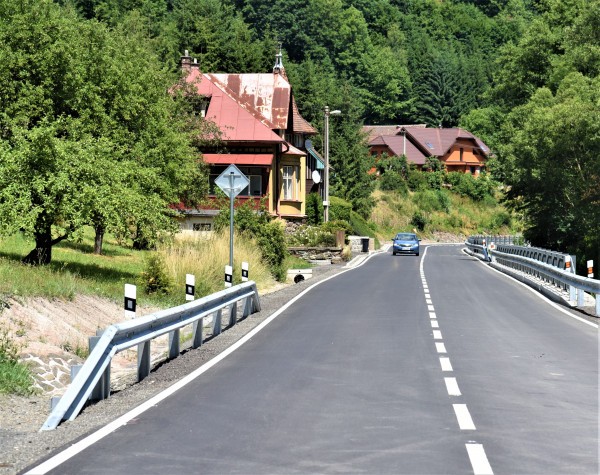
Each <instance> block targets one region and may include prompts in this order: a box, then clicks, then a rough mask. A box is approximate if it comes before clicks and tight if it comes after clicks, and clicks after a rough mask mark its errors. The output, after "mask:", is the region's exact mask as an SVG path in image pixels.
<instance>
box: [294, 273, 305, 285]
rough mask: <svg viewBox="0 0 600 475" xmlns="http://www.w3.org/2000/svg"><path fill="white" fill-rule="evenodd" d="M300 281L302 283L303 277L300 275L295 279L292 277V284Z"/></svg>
mask: <svg viewBox="0 0 600 475" xmlns="http://www.w3.org/2000/svg"><path fill="white" fill-rule="evenodd" d="M302 281H304V276H303V275H302V274H298V275H297V276H296V277H294V284H297V283H298V282H302Z"/></svg>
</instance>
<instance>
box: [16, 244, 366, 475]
mask: <svg viewBox="0 0 600 475" xmlns="http://www.w3.org/2000/svg"><path fill="white" fill-rule="evenodd" d="M375 255H377V254H370V255H369V256H367V257H366V258H365V259H364V260H363V261H362V262H361V263H359V264H358V265H356V266H354V267H351V268H348V269H346V270H343V271H341V272H338V273H337V274H335V275H332V276H330V277H327V278H326V279H323V280H321V281H319V282H316V283H314V284H313V285H311V286H310V287H308V288H307V289H305V290H303V291H302V292H300V293H299V294H298V295H296V296H295V297H294V298H293V299H291V300H290V301H289V302H288V303H286V304H285V305H284V306H283V307H281V308H280V309H279V310H277V311H276V312H275V313H273V314H272V315H270V316H269V317H267V318H266V319H265V320H264V321H263V322H262V323H260V324H259V325H257V326H256V327H255V328H254V329H253V330H251V331H250V332H248V333H247V334H246V335H245V336H244V337H242V338H240V339H239V340H238V341H237V342H235V343H234V344H233V345H231V346H230V347H229V348H227V349H226V350H224V351H223V352H221V353H219V354H218V355H217V356H215V357H214V358H213V359H212V360H210V361H208V362H206V363H204V364H203V365H202V366H200V367H199V368H198V369H196V370H195V371H193V372H192V373H190V374H188V375H187V376H185V377H184V378H182V379H180V380H179V381H177V382H176V383H174V384H173V385H171V386H169V387H168V388H167V389H165V390H163V391H161V392H160V393H158V394H156V395H155V396H153V397H152V398H150V399H148V400H147V401H146V402H144V403H142V404H140V405H139V406H137V407H136V408H134V409H132V410H130V411H129V412H127V413H125V414H123V415H122V416H121V417H119V418H117V419H115V420H114V421H112V422H110V423H108V424H107V425H105V426H104V427H102V428H100V429H98V430H97V431H96V432H94V433H92V434H90V435H88V436H87V437H85V438H83V439H81V440H80V441H79V442H76V443H75V444H73V445H71V446H70V447H69V448H67V449H65V450H63V451H62V452H59V453H58V454H56V455H54V456H53V457H51V458H49V459H48V460H46V461H45V462H42V463H41V464H40V465H37V466H36V467H34V468H32V469H31V470H29V471H28V472H26V474H25V475H42V474H45V473H48V472H49V471H50V470H53V469H54V468H56V467H58V466H59V465H61V464H62V463H64V462H66V461H67V460H69V459H70V458H71V457H74V456H75V455H77V454H78V453H79V452H81V451H83V450H85V449H86V448H88V447H89V446H91V445H93V444H95V443H96V442H98V441H99V440H101V439H103V438H104V437H106V436H107V435H109V434H110V433H111V432H114V431H115V430H117V429H118V428H119V427H121V426H124V425H126V424H127V423H128V422H129V421H130V420H132V419H134V418H135V417H137V416H138V415H140V414H142V413H143V412H145V411H147V410H148V409H150V408H152V407H154V406H156V405H158V403H159V402H161V401H162V400H164V399H166V398H167V397H169V396H170V395H172V394H173V393H175V392H176V391H178V390H179V389H181V388H183V387H184V386H186V385H187V384H189V383H191V382H192V381H193V380H194V379H196V378H197V377H198V376H200V375H201V374H203V373H205V372H206V371H208V370H209V369H210V368H212V367H213V366H215V365H216V364H217V363H219V362H220V361H222V360H223V359H225V358H226V357H227V356H229V355H230V354H231V353H233V352H234V351H235V350H237V349H238V348H240V347H241V346H242V345H243V344H244V343H246V342H248V341H249V340H250V339H251V338H252V337H253V336H255V335H256V334H257V333H258V332H260V331H261V330H262V329H263V328H265V327H266V326H267V325H268V324H269V323H271V322H272V321H273V320H275V319H276V318H277V317H278V316H279V315H281V314H282V313H283V312H285V311H286V310H287V309H288V308H289V307H290V306H291V305H292V304H294V303H295V302H296V301H297V300H299V299H300V298H302V297H303V296H304V295H306V294H307V293H308V292H310V291H311V290H312V289H314V288H315V287H317V286H318V285H320V284H322V283H323V282H327V281H328V280H331V279H333V278H335V277H338V276H340V275H342V274H345V273H346V272H349V271H351V270H354V269H356V268H358V267H360V266H362V265H363V264H365V263H366V262H367V261H368V260H369V259H370V258H371V257H373V256H375Z"/></svg>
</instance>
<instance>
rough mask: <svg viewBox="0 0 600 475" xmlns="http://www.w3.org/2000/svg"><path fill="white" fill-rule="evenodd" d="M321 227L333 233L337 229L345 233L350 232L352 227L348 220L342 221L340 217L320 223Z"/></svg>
mask: <svg viewBox="0 0 600 475" xmlns="http://www.w3.org/2000/svg"><path fill="white" fill-rule="evenodd" d="M321 229H322V230H323V231H325V232H328V233H331V234H333V233H335V232H337V231H344V232H345V233H346V235H348V234H350V233H351V232H352V227H351V226H350V223H349V222H348V221H342V220H341V219H337V220H334V221H329V222H328V223H323V224H321Z"/></svg>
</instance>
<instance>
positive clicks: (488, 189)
mask: <svg viewBox="0 0 600 475" xmlns="http://www.w3.org/2000/svg"><path fill="white" fill-rule="evenodd" d="M446 181H447V182H448V183H449V184H450V185H452V190H453V191H454V192H455V193H458V194H459V195H462V196H468V197H469V198H472V199H473V200H475V201H483V200H484V199H485V198H486V197H487V196H493V195H494V189H495V187H496V184H495V183H494V182H493V181H492V180H490V178H489V177H488V176H487V175H485V174H484V175H481V176H479V177H478V178H475V177H473V175H471V174H470V173H460V172H450V173H448V174H447V175H446Z"/></svg>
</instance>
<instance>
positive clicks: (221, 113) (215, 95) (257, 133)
mask: <svg viewBox="0 0 600 475" xmlns="http://www.w3.org/2000/svg"><path fill="white" fill-rule="evenodd" d="M186 81H187V82H189V83H194V82H195V83H196V88H197V91H198V93H199V94H201V95H203V96H205V97H210V102H209V105H208V109H207V111H206V119H208V120H211V121H212V122H214V123H215V124H216V125H217V127H219V129H220V130H221V133H222V134H223V135H222V138H223V140H225V141H227V142H271V143H282V142H284V140H283V139H282V138H281V137H280V136H279V135H277V134H276V133H275V132H273V130H271V128H270V127H269V126H268V125H266V124H265V123H264V122H263V120H262V118H261V117H260V116H259V115H258V114H256V113H255V114H252V113H251V112H250V111H248V110H246V108H244V107H242V105H241V104H239V103H238V102H237V101H236V100H235V99H234V98H232V97H231V96H230V95H229V94H228V93H227V91H225V90H224V89H223V87H222V86H221V85H220V84H219V83H216V82H214V81H213V80H212V79H211V77H210V76H209V75H207V74H202V73H200V72H199V71H198V70H197V69H192V71H191V72H190V74H189V75H188V76H187V77H186Z"/></svg>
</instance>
